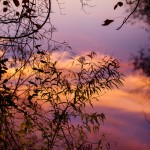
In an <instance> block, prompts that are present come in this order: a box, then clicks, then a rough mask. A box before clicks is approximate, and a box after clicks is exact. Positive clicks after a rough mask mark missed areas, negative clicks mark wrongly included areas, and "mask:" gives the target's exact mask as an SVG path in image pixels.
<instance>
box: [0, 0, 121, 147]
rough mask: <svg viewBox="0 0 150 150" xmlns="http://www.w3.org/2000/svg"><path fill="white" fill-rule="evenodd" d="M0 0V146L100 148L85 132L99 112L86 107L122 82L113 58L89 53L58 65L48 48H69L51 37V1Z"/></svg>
mask: <svg viewBox="0 0 150 150" xmlns="http://www.w3.org/2000/svg"><path fill="white" fill-rule="evenodd" d="M86 2H88V1H86ZM0 3H1V4H2V6H3V7H2V8H1V9H2V10H1V17H0V25H1V30H0V35H1V36H0V50H1V51H0V149H6V150H9V149H10V150H11V149H17V150H20V149H32V150H33V149H48V150H50V149H69V150H72V149H96V148H97V149H102V147H104V146H103V143H102V139H103V138H102V136H103V135H102V136H100V138H99V140H98V141H96V142H92V141H90V140H89V137H88V136H89V135H90V133H92V132H99V131H100V125H101V124H102V123H103V122H104V120H105V115H104V114H103V113H97V112H93V113H92V112H91V113H90V112H88V111H87V109H86V108H87V106H88V104H90V105H91V107H93V105H92V103H93V101H94V100H98V97H97V96H98V95H99V96H100V95H101V94H103V93H104V92H105V91H107V90H109V89H112V88H114V87H118V86H119V85H122V77H123V76H122V74H121V73H120V72H119V71H118V68H119V63H118V61H117V60H116V59H114V58H111V57H104V58H103V59H98V60H99V61H97V59H95V58H96V53H94V52H91V53H90V54H88V55H86V56H80V57H78V58H74V59H73V60H72V63H71V65H70V68H69V67H68V66H67V67H62V63H61V61H60V58H61V57H62V55H60V57H59V58H58V59H57V60H55V59H53V57H52V55H53V52H54V51H56V50H57V51H61V50H62V54H63V52H64V51H67V50H68V49H70V46H69V45H68V44H67V43H66V42H63V43H59V42H57V41H54V40H53V39H52V33H53V31H54V30H55V28H54V27H53V26H52V24H51V22H50V13H51V1H50V0H41V1H36V0H33V1H32V0H31V1H30V0H23V1H20V0H13V1H10V0H4V1H1V2H0ZM81 3H82V6H84V5H85V4H84V2H83V1H81ZM87 4H88V3H86V5H87ZM46 25H48V26H46ZM68 65H69V64H68ZM106 148H107V149H109V144H107V145H106Z"/></svg>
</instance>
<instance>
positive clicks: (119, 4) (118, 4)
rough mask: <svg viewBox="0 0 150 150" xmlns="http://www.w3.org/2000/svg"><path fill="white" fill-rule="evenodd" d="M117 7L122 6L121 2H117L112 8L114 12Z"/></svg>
mask: <svg viewBox="0 0 150 150" xmlns="http://www.w3.org/2000/svg"><path fill="white" fill-rule="evenodd" d="M118 6H120V7H121V6H123V3H122V2H118V3H117V4H116V5H115V6H114V10H115V9H116V8H117V7H118Z"/></svg>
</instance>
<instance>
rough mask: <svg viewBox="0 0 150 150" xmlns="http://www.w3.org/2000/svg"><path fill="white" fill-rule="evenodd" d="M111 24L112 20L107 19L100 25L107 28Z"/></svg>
mask: <svg viewBox="0 0 150 150" xmlns="http://www.w3.org/2000/svg"><path fill="white" fill-rule="evenodd" d="M112 22H114V20H109V19H107V20H105V21H104V24H102V26H108V25H109V24H110V23H112Z"/></svg>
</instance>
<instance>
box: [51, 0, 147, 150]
mask: <svg viewBox="0 0 150 150" xmlns="http://www.w3.org/2000/svg"><path fill="white" fill-rule="evenodd" d="M60 2H64V4H62V5H61V7H63V8H64V9H62V10H61V12H62V14H60V11H59V9H58V5H57V4H56V3H55V2H53V5H52V8H53V12H54V13H53V14H51V20H52V23H53V25H54V26H55V27H56V28H57V32H55V33H54V34H53V38H54V39H55V40H57V41H61V42H63V41H66V42H68V43H69V45H70V46H71V47H72V51H73V52H75V53H76V55H82V54H85V53H87V52H90V51H95V52H97V54H98V55H104V54H106V55H110V56H113V57H115V58H117V59H118V60H120V62H121V70H122V71H123V74H125V78H124V79H125V80H124V87H120V89H119V90H118V89H115V90H112V91H110V92H108V93H106V94H105V95H104V96H102V97H101V98H100V101H99V102H95V103H94V105H95V108H94V110H95V111H98V112H104V113H105V114H106V117H107V120H106V123H105V124H104V127H103V128H104V130H105V131H106V132H108V133H109V134H110V137H109V140H110V141H111V144H112V149H113V150H149V149H150V123H148V122H147V121H146V119H145V116H144V115H146V117H148V116H149V115H150V109H149V108H150V102H149V101H148V97H147V95H145V93H146V91H147V90H148V89H147V88H145V85H146V84H147V82H149V79H148V78H146V77H144V76H143V75H142V74H141V73H139V72H136V73H135V72H133V71H132V69H131V68H132V66H131V65H129V64H130V63H131V62H130V60H131V55H132V54H134V55H136V54H137V53H138V51H139V50H140V49H141V48H147V47H149V33H147V32H146V31H145V30H144V29H142V26H144V24H143V23H142V21H141V22H137V23H136V24H134V25H131V24H129V23H128V24H125V25H124V26H123V27H122V28H121V29H120V30H119V31H117V30H116V28H117V27H119V25H121V23H122V21H123V17H125V16H126V15H127V13H125V9H126V7H122V8H118V9H117V10H115V11H114V10H113V7H114V5H115V4H116V3H117V2H118V1H117V0H111V1H110V0H92V1H90V3H91V5H95V4H96V5H95V7H90V8H89V7H87V8H85V10H86V12H87V13H85V12H83V11H82V10H81V4H80V1H79V0H78V1H73V0H71V1H67V0H63V1H60ZM63 14H64V15H63ZM114 18H116V19H115V22H114V23H112V24H111V25H109V26H107V27H103V26H101V24H103V22H104V20H106V19H114ZM62 65H63V63H62ZM90 110H91V109H90ZM149 118H150V117H149Z"/></svg>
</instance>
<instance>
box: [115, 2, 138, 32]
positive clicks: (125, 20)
mask: <svg viewBox="0 0 150 150" xmlns="http://www.w3.org/2000/svg"><path fill="white" fill-rule="evenodd" d="M139 3H140V0H137V4H136V6H135V8H134V10H133V11H132V12H131V13H130V14H129V15H128V16H127V17H126V18H125V19H124V21H123V22H122V24H121V26H120V27H118V28H117V29H116V30H119V29H121V28H122V26H123V25H124V24H125V23H126V22H127V20H128V19H129V18H130V16H131V15H132V14H133V13H134V12H135V11H136V10H137V8H138V6H139Z"/></svg>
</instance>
